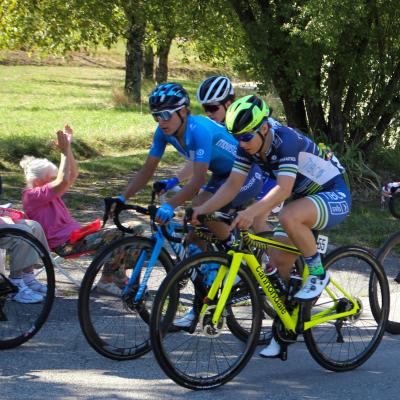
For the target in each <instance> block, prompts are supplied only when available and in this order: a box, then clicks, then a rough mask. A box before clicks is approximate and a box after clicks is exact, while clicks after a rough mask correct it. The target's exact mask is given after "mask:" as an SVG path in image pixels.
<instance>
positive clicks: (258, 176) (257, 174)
mask: <svg viewBox="0 0 400 400" xmlns="http://www.w3.org/2000/svg"><path fill="white" fill-rule="evenodd" d="M254 176H255V177H256V179H258V180H260V179H261V174H260V173H259V172H256V173H255V174H254Z"/></svg>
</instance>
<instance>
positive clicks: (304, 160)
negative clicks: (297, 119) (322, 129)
mask: <svg viewBox="0 0 400 400" xmlns="http://www.w3.org/2000/svg"><path fill="white" fill-rule="evenodd" d="M271 133H272V135H273V140H272V144H271V146H270V148H269V149H268V151H267V153H266V154H265V156H266V161H265V162H264V161H263V160H262V159H261V158H260V156H259V155H258V154H255V155H250V154H248V153H247V152H246V151H245V150H243V149H242V148H240V147H239V148H238V151H237V155H236V159H235V162H234V165H233V169H232V171H235V172H239V173H242V174H248V172H249V170H250V167H251V165H252V164H254V163H256V164H258V165H260V167H261V168H262V169H263V170H265V171H267V172H268V173H269V174H270V176H272V177H274V178H278V176H290V177H293V178H295V182H294V187H293V193H295V194H297V195H300V196H307V195H309V194H313V193H318V192H320V191H322V190H325V189H329V188H330V187H333V186H334V185H335V183H336V182H339V181H340V182H342V181H343V175H344V174H345V170H344V168H343V167H342V166H341V165H340V163H339V160H338V159H337V158H336V157H335V156H334V155H333V154H332V153H330V152H329V151H326V150H325V149H322V148H320V147H318V146H317V145H316V144H315V143H314V142H313V141H312V140H311V139H309V138H308V137H306V136H304V135H303V134H301V133H300V132H298V131H296V130H295V129H293V128H289V127H285V126H277V127H275V128H274V129H271Z"/></svg>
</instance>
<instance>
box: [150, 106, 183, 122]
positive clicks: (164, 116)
mask: <svg viewBox="0 0 400 400" xmlns="http://www.w3.org/2000/svg"><path fill="white" fill-rule="evenodd" d="M182 108H183V106H181V107H178V108H174V109H173V110H163V111H157V112H153V113H151V115H152V116H153V118H154V120H155V121H158V120H161V121H169V120H170V119H171V118H172V114H173V113H174V112H175V111H178V110H180V109H182Z"/></svg>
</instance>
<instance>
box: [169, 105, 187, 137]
mask: <svg viewBox="0 0 400 400" xmlns="http://www.w3.org/2000/svg"><path fill="white" fill-rule="evenodd" d="M176 113H177V115H178V117H179V119H180V121H181V123H180V124H179V126H178V128H177V130H176V131H175V132H174V133H173V134H172V136H176V135H177V133H178V131H179V129H181V126H182V125H183V124H184V122H185V121H184V120H183V118H182V115H181V110H178V111H177V112H176Z"/></svg>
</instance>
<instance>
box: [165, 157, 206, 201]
mask: <svg viewBox="0 0 400 400" xmlns="http://www.w3.org/2000/svg"><path fill="white" fill-rule="evenodd" d="M208 166H209V164H208V163H205V162H193V163H192V167H193V168H192V171H193V174H192V177H191V179H190V181H189V182H188V183H187V184H186V185H185V186H183V188H182V190H180V191H179V192H178V193H177V194H175V195H174V196H173V197H171V198H170V199H169V200H168V203H169V204H171V206H172V207H174V208H175V207H178V206H180V205H181V204H183V203H184V202H185V201H188V200H192V199H193V197H194V196H196V194H197V193H198V192H199V190H200V189H201V187H202V186H203V185H204V184H205V183H206V179H207V171H208Z"/></svg>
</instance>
